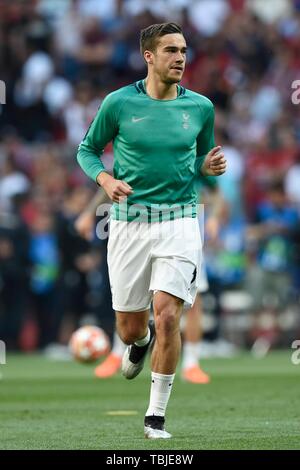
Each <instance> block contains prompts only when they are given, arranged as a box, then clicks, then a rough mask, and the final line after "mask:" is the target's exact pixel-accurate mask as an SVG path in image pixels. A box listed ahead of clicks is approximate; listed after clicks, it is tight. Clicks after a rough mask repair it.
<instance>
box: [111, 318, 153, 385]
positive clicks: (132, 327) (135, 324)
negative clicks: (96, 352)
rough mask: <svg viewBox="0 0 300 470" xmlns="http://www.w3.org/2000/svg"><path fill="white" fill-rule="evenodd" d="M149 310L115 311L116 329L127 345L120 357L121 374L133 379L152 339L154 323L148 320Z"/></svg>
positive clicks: (140, 367) (142, 363)
mask: <svg viewBox="0 0 300 470" xmlns="http://www.w3.org/2000/svg"><path fill="white" fill-rule="evenodd" d="M149 315H150V310H145V311H142V312H130V313H128V312H116V317H117V331H118V334H119V336H120V338H121V339H122V341H123V342H124V343H125V344H127V345H128V347H127V348H126V350H125V352H124V354H123V358H122V374H123V375H124V376H125V377H126V379H134V377H136V376H137V375H138V374H139V373H140V372H141V370H142V369H143V367H144V362H145V358H146V354H147V351H148V349H149V347H150V345H151V343H152V340H153V339H154V335H155V328H154V323H153V322H149Z"/></svg>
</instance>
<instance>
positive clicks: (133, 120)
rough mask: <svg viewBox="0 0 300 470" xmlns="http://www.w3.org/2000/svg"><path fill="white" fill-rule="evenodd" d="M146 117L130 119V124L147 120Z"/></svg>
mask: <svg viewBox="0 0 300 470" xmlns="http://www.w3.org/2000/svg"><path fill="white" fill-rule="evenodd" d="M147 117H148V116H144V117H141V118H136V117H134V116H133V118H132V122H139V121H143V120H144V119H147Z"/></svg>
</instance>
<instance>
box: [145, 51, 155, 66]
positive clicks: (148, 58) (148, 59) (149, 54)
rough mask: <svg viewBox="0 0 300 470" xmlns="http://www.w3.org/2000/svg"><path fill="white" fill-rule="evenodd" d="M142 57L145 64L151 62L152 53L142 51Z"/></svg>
mask: <svg viewBox="0 0 300 470" xmlns="http://www.w3.org/2000/svg"><path fill="white" fill-rule="evenodd" d="M144 59H145V61H146V62H147V64H153V54H152V52H151V51H145V52H144Z"/></svg>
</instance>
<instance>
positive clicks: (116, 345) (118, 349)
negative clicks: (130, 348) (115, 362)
mask: <svg viewBox="0 0 300 470" xmlns="http://www.w3.org/2000/svg"><path fill="white" fill-rule="evenodd" d="M125 349H126V344H124V343H123V341H122V340H121V338H120V336H119V335H118V333H117V332H116V331H115V332H114V339H113V348H112V350H111V352H112V353H113V354H114V355H115V356H119V357H122V356H123V353H124V351H125Z"/></svg>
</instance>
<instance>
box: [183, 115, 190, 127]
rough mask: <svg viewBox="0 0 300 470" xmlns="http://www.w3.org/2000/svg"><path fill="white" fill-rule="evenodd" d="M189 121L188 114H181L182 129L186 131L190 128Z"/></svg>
mask: <svg viewBox="0 0 300 470" xmlns="http://www.w3.org/2000/svg"><path fill="white" fill-rule="evenodd" d="M189 119H190V115H189V114H188V113H182V127H183V129H188V128H189V127H190V123H189Z"/></svg>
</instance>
